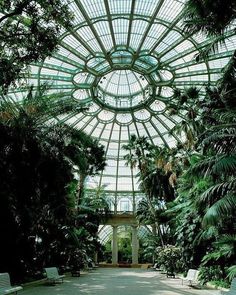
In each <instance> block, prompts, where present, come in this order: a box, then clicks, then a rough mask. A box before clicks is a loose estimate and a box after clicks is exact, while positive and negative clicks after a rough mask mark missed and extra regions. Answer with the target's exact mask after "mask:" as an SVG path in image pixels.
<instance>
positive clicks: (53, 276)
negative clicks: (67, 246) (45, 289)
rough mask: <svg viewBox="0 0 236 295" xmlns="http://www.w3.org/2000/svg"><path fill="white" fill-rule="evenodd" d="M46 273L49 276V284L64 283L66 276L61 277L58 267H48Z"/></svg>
mask: <svg viewBox="0 0 236 295" xmlns="http://www.w3.org/2000/svg"><path fill="white" fill-rule="evenodd" d="M45 272H46V275H47V280H48V282H50V283H52V284H56V283H63V278H64V277H65V276H64V275H59V273H58V270H57V268H56V267H46V268H45Z"/></svg>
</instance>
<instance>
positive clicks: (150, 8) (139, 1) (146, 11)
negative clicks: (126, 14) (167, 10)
mask: <svg viewBox="0 0 236 295" xmlns="http://www.w3.org/2000/svg"><path fill="white" fill-rule="evenodd" d="M157 5H158V1H153V0H145V1H143V0H136V5H135V10H134V13H135V14H140V15H148V16H149V15H152V14H153V12H154V10H155V8H156V6H157Z"/></svg>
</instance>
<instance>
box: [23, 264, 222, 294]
mask: <svg viewBox="0 0 236 295" xmlns="http://www.w3.org/2000/svg"><path fill="white" fill-rule="evenodd" d="M77 294H78V295H80V294H83V295H85V294H87V295H90V294H96V295H193V294H195V295H196V294H198V295H220V292H219V291H216V290H198V289H193V288H190V287H188V286H186V285H184V286H182V285H181V280H180V279H169V278H168V279H167V278H166V277H165V275H162V274H160V273H159V272H157V271H151V270H144V269H134V268H133V269H132V268H130V269H129V268H99V269H97V270H93V271H91V272H89V273H85V274H82V276H81V277H79V278H76V277H66V278H65V281H64V283H63V284H57V285H56V286H46V285H39V286H35V287H27V288H24V290H23V291H22V292H19V295H77Z"/></svg>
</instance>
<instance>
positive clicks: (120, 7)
mask: <svg viewBox="0 0 236 295" xmlns="http://www.w3.org/2000/svg"><path fill="white" fill-rule="evenodd" d="M131 4H132V0H116V1H114V0H109V8H110V12H111V14H117V13H119V14H129V13H130V12H131Z"/></svg>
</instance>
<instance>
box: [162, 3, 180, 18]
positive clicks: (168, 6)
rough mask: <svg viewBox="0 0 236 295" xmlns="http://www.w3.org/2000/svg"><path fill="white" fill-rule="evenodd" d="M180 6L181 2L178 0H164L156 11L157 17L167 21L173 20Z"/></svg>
mask: <svg viewBox="0 0 236 295" xmlns="http://www.w3.org/2000/svg"><path fill="white" fill-rule="evenodd" d="M182 8H183V3H181V2H180V1H178V0H165V1H164V4H163V5H162V6H161V9H160V11H159V13H158V17H160V18H161V19H164V20H167V21H173V19H175V17H176V16H178V14H179V13H180V12H181V10H182Z"/></svg>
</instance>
